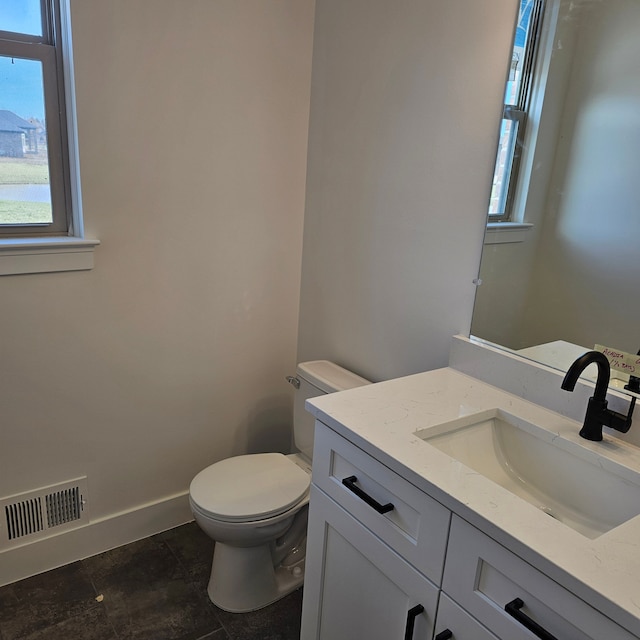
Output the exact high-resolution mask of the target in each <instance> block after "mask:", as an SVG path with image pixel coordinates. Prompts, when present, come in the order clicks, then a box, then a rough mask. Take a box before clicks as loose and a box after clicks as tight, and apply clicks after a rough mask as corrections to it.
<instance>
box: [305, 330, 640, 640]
mask: <svg viewBox="0 0 640 640" xmlns="http://www.w3.org/2000/svg"><path fill="white" fill-rule="evenodd" d="M461 342H464V341H458V344H457V346H456V345H454V346H455V349H459V348H460V346H463V347H465V349H466V354H467V355H465V357H463V358H458V362H457V363H456V362H453V363H452V366H450V367H448V368H444V369H439V370H437V371H431V372H427V373H421V374H417V375H413V376H409V377H406V378H401V379H396V380H390V381H387V382H383V383H379V384H375V385H370V386H366V387H361V388H358V389H354V390H351V391H347V392H343V393H338V394H333V395H329V396H325V397H322V398H318V399H314V400H311V401H309V402H308V408H309V410H310V411H311V412H312V413H313V414H314V415H315V417H316V440H315V449H314V463H313V484H312V493H311V507H310V515H309V533H308V549H307V569H306V578H305V592H304V605H303V619H302V634H301V637H302V640H312V639H323V640H348V639H349V640H351V639H353V638H367V640H377V639H380V640H390V639H392V638H398V639H400V640H401V639H402V638H405V640H406V639H409V638H414V639H415V640H418V639H420V640H426V639H429V640H431V639H432V638H433V639H437V640H447V639H448V638H453V639H454V640H495V639H500V640H531V639H533V638H541V639H543V640H552V639H553V638H556V639H557V640H587V639H591V640H605V639H606V640H632V639H634V638H638V637H640V515H638V514H640V448H638V447H637V446H635V445H634V444H631V443H629V442H624V441H622V440H620V439H617V438H615V437H612V436H611V435H609V434H607V435H605V440H604V441H603V442H588V441H586V440H583V439H581V438H580V437H579V436H578V431H579V429H580V426H581V425H580V422H578V421H576V420H575V419H571V418H570V417H567V414H568V415H571V413H572V412H573V413H575V411H576V410H577V409H576V407H578V406H579V404H580V403H582V400H583V396H584V394H585V393H588V392H589V383H581V384H583V387H584V388H583V389H582V390H578V392H577V393H576V395H575V396H573V395H572V394H568V393H566V392H563V391H561V390H560V387H559V383H558V384H557V385H556V382H557V381H558V379H560V380H561V375H560V374H558V372H553V371H552V370H550V369H546V368H545V367H542V366H541V365H535V364H533V363H524V362H518V359H517V358H515V359H514V357H513V356H506V355H505V356H504V358H508V359H509V360H508V361H505V365H504V370H505V372H507V373H508V381H507V382H506V383H505V384H504V385H503V387H504V388H499V386H496V385H495V384H488V383H487V382H486V381H482V380H480V379H478V378H477V377H472V376H471V375H468V372H469V370H472V369H473V368H474V367H477V366H478V365H479V362H480V360H478V358H477V357H476V355H474V353H477V349H478V348H477V346H473V345H469V344H467V345H466V346H465V345H461V344H460V343H461ZM474 349H475V351H474ZM468 354H471V357H469V355H468ZM489 356H490V357H492V358H494V359H495V358H498V361H499V359H500V358H501V357H502V356H501V355H500V354H496V353H495V352H492V353H490V354H489ZM453 360H454V361H455V360H456V358H455V357H454V359H453ZM460 362H463V364H462V366H459V364H460ZM454 366H457V368H453V367H454ZM514 367H515V368H516V369H517V371H518V372H519V373H514V371H516V369H514ZM518 367H524V368H523V369H522V368H518ZM464 370H466V371H467V372H466V373H465V372H463V371H464ZM495 371H496V369H495V367H494V370H493V372H492V373H491V376H493V378H494V379H497V378H496V373H495ZM523 372H524V373H523ZM491 376H489V377H491ZM498 377H499V376H498ZM532 380H533V381H536V382H535V384H534V382H532ZM545 385H547V386H549V389H551V390H552V391H547V392H545V393H549V395H553V394H554V393H557V394H558V398H559V400H558V399H557V400H556V401H555V404H556V405H557V404H558V403H560V405H561V406H562V413H560V412H558V411H557V410H556V411H552V410H550V409H549V408H546V407H545V406H541V404H540V402H539V401H538V402H536V403H534V402H532V401H531V400H530V399H527V398H528V397H531V396H533V397H539V396H540V394H541V393H542V391H541V389H544V388H545ZM534 386H535V387H536V390H535V391H533V392H532V391H531V389H532V387H534ZM591 388H592V387H591ZM505 389H507V390H505ZM554 389H557V391H556V392H554V391H553V390H554ZM617 401H618V402H622V401H623V399H622V398H618V399H617ZM563 403H564V404H563ZM553 404H554V402H551V405H553ZM584 407H585V408H586V402H585V405H584ZM565 409H566V410H565ZM563 413H564V414H565V415H563ZM632 428H633V427H632ZM636 428H637V427H636ZM507 609H508V611H507Z"/></svg>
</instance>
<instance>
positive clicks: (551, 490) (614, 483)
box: [416, 409, 640, 539]
mask: <svg viewBox="0 0 640 640" xmlns="http://www.w3.org/2000/svg"><path fill="white" fill-rule="evenodd" d="M416 435H417V436H418V437H419V438H421V439H422V440H424V441H425V442H426V443H428V444H430V445H431V446H433V447H436V448H437V449H439V450H440V451H442V452H443V453H445V454H447V455H448V456H450V457H451V458H454V459H455V460H457V461H458V462H459V463H462V464H463V465H464V466H465V467H468V468H469V469H471V470H473V471H475V472H476V473H479V474H481V475H482V476H484V477H485V478H488V479H489V480H491V481H493V482H495V483H496V484H498V485H500V486H501V487H503V488H505V489H507V490H508V491H510V492H511V493H513V494H515V495H517V496H519V497H520V498H522V499H524V500H526V501H527V502H529V503H530V504H532V505H534V506H536V507H538V508H539V509H541V510H542V511H544V512H545V513H547V514H548V515H549V516H550V517H553V518H555V519H557V520H559V521H561V522H562V523H564V524H565V525H567V526H568V527H571V528H572V529H574V530H575V531H578V532H579V533H581V534H582V535H584V536H586V537H588V538H592V539H594V538H597V537H598V536H600V535H602V534H603V533H606V532H607V531H610V530H611V529H613V528H615V527H617V526H619V525H621V524H622V523H624V522H626V521H627V520H630V519H631V518H633V517H634V516H636V515H638V514H640V472H638V470H634V469H631V468H629V467H627V466H623V465H620V464H618V463H617V462H614V461H612V460H610V459H605V458H603V457H602V456H601V455H599V454H598V453H594V451H592V450H590V449H588V448H586V447H583V446H582V445H581V444H579V443H578V442H572V441H571V440H568V439H565V438H561V437H559V436H558V435H557V434H554V433H551V432H549V431H547V430H546V429H542V428H541V427H538V426H536V425H535V424H532V423H530V422H527V421H526V420H523V419H521V418H519V417H517V416H513V415H511V414H509V413H507V412H505V411H502V410H500V409H492V410H489V411H483V412H481V413H475V414H470V415H467V416H464V417H462V418H458V419H456V420H453V421H451V422H447V423H444V424H442V425H438V426H437V427H431V428H428V429H423V430H421V431H417V432H416ZM604 451H605V450H604V449H603V455H605V454H604Z"/></svg>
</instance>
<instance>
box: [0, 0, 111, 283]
mask: <svg viewBox="0 0 640 640" xmlns="http://www.w3.org/2000/svg"><path fill="white" fill-rule="evenodd" d="M43 4H48V5H49V7H50V9H51V11H52V15H55V16H56V18H55V21H54V22H53V24H51V25H49V28H51V29H54V30H55V31H56V32H55V39H56V44H57V47H58V50H57V52H56V53H57V56H56V57H57V60H56V63H55V73H56V76H57V87H56V86H55V83H54V84H53V85H51V84H49V85H47V84H45V101H48V100H55V101H56V102H58V99H60V101H63V102H64V105H65V109H64V112H63V118H62V119H61V121H60V123H59V126H57V127H54V129H56V130H57V133H54V134H53V135H58V133H59V135H60V138H59V144H60V150H59V153H58V156H57V158H56V159H55V160H53V169H52V168H51V167H52V164H51V160H50V172H51V173H53V172H55V173H56V174H57V176H58V177H54V176H53V175H52V176H51V183H52V191H53V188H54V187H53V184H54V181H56V180H57V181H58V182H57V184H56V187H55V189H56V195H54V196H53V197H54V198H57V204H58V211H57V212H56V213H57V214H58V216H59V220H58V222H60V224H58V225H57V226H56V228H55V229H53V230H52V231H49V232H48V233H46V234H43V233H42V232H40V233H38V232H37V231H36V233H33V232H31V233H27V232H26V231H21V230H20V229H14V230H12V232H10V233H3V234H2V236H1V237H0V275H16V274H24V273H46V272H55V271H76V270H86V269H92V268H93V250H94V248H95V247H96V246H97V245H98V244H99V241H97V240H92V239H87V238H85V234H84V225H83V218H82V194H81V187H80V163H79V156H78V136H77V127H76V102H75V83H74V73H73V56H72V52H73V45H72V39H71V11H70V0H44V2H43ZM53 10H55V11H53ZM27 40H28V39H27ZM14 44H16V45H23V44H25V43H20V42H15V43H14ZM22 52H23V54H24V55H21V54H20V51H17V52H16V53H15V55H16V57H26V58H29V57H31V58H32V59H41V57H37V58H36V57H35V56H34V55H33V54H31V55H28V51H27V49H26V48H24V49H22ZM0 53H3V54H4V55H6V48H5V49H0ZM46 55H51V54H46ZM46 82H47V80H46V79H45V83H46ZM52 87H53V88H52ZM62 88H63V91H62ZM52 91H56V92H57V91H60V95H59V96H58V95H50V94H51V92H52ZM60 156H62V158H63V165H64V166H59V162H60ZM60 180H62V182H60ZM60 198H61V200H60ZM61 202H62V204H61ZM54 204H55V203H54ZM60 207H62V210H60Z"/></svg>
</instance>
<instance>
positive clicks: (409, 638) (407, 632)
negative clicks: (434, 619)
mask: <svg viewBox="0 0 640 640" xmlns="http://www.w3.org/2000/svg"><path fill="white" fill-rule="evenodd" d="M423 611H424V607H423V606H422V605H421V604H417V605H416V606H415V607H411V609H409V611H408V612H407V626H406V627H405V628H404V640H413V626H414V625H415V623H416V618H417V617H418V616H419V615H420V614H421V613H422V612H423Z"/></svg>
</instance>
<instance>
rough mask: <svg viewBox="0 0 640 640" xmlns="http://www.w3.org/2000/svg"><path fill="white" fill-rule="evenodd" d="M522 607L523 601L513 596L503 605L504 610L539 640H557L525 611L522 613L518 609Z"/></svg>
mask: <svg viewBox="0 0 640 640" xmlns="http://www.w3.org/2000/svg"><path fill="white" fill-rule="evenodd" d="M522 607H524V602H522V600H520V598H515V599H514V600H512V601H511V602H508V603H507V604H506V605H505V606H504V610H505V611H506V612H507V613H508V614H509V615H510V616H511V617H512V618H515V619H516V620H517V621H518V622H519V623H520V624H521V625H522V626H523V627H524V628H525V629H528V630H529V631H531V633H533V634H534V635H535V636H536V637H538V638H540V640H558V639H557V638H556V637H555V636H554V635H551V634H550V633H549V632H548V631H547V630H546V629H545V628H544V627H541V626H540V625H539V624H538V623H537V622H536V621H535V620H532V619H531V618H530V617H529V616H528V615H527V614H526V613H522V611H520V609H522Z"/></svg>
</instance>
